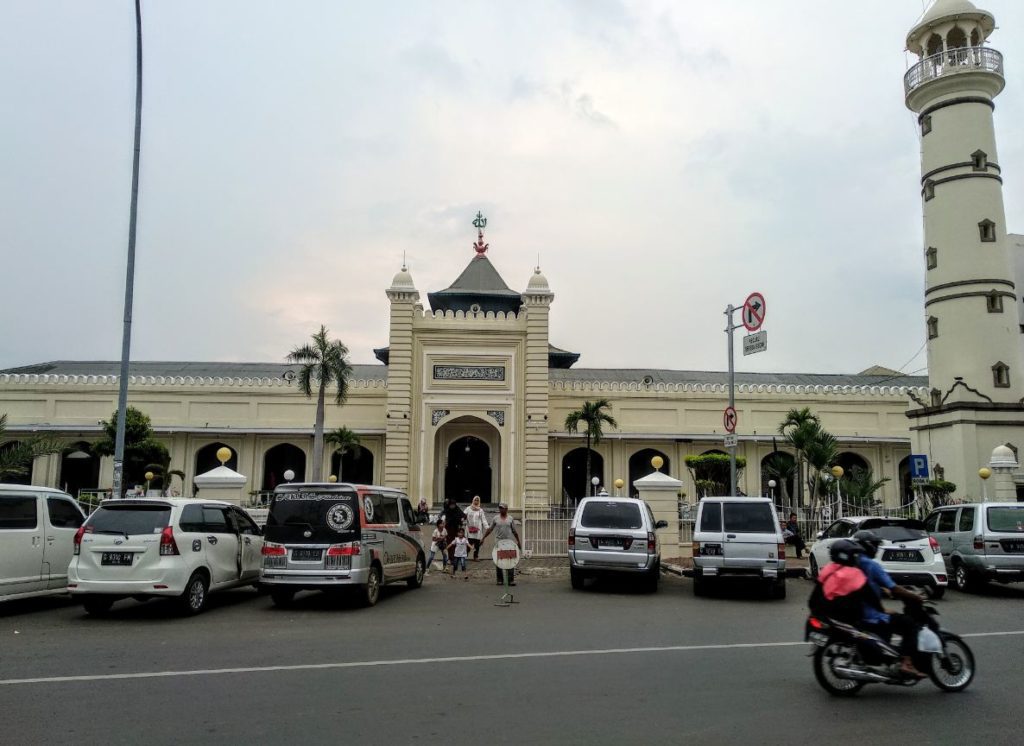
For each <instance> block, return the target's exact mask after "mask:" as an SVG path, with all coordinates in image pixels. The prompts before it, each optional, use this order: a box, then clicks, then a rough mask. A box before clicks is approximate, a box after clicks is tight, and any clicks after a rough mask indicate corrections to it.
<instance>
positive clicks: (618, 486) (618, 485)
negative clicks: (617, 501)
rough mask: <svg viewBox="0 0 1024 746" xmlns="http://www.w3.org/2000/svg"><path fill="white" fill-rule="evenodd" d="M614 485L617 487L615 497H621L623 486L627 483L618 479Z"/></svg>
mask: <svg viewBox="0 0 1024 746" xmlns="http://www.w3.org/2000/svg"><path fill="white" fill-rule="evenodd" d="M613 484H614V485H615V496H616V497H620V495H619V490H621V489H622V486H623V485H624V484H625V482H623V481H622V480H621V479H616V480H615V482H613Z"/></svg>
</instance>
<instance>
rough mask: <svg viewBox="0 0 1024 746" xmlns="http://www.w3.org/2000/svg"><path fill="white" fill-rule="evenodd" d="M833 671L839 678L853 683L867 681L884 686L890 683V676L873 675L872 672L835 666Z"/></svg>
mask: <svg viewBox="0 0 1024 746" xmlns="http://www.w3.org/2000/svg"><path fill="white" fill-rule="evenodd" d="M832 670H833V671H834V672H835V673H836V675H838V676H842V677H843V678H844V679H850V680H852V681H867V682H872V683H875V684H883V683H885V682H887V681H889V677H888V676H884V675H883V674H880V673H873V672H871V671H864V670H863V669H860V668H848V667H847V666H834V667H833V668H832Z"/></svg>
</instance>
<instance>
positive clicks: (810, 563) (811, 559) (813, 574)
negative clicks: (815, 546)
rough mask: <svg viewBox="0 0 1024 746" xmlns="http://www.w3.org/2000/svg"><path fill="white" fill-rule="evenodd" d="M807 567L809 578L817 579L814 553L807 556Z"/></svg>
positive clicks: (816, 561)
mask: <svg viewBox="0 0 1024 746" xmlns="http://www.w3.org/2000/svg"><path fill="white" fill-rule="evenodd" d="M807 569H808V570H810V573H811V579H812V580H817V579H818V560H816V559H814V555H813V554H812V555H811V556H810V557H808V558H807Z"/></svg>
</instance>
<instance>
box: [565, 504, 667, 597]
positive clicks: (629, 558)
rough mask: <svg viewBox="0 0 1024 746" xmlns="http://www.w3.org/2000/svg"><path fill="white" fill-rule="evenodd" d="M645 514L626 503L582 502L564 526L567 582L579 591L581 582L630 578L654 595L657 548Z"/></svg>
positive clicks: (646, 509)
mask: <svg viewBox="0 0 1024 746" xmlns="http://www.w3.org/2000/svg"><path fill="white" fill-rule="evenodd" d="M666 526H668V523H667V522H666V521H655V520H654V514H653V513H652V512H651V508H650V506H649V505H647V503H645V502H644V501H643V500H637V499H636V498H632V497H606V496H601V497H587V498H584V499H583V501H582V502H581V503H580V504H579V505H578V506H577V508H576V513H575V514H574V515H573V518H572V522H571V523H570V524H569V547H568V551H569V580H570V583H571V584H572V587H573V589H575V590H580V589H581V588H583V584H584V582H585V580H586V578H592V577H597V576H601V575H634V576H637V577H639V578H640V579H641V581H642V583H643V587H644V589H645V590H647V591H650V592H651V593H653V592H655V591H657V590H658V578H659V577H660V575H661V544H660V542H659V540H658V529H659V528H665V527H666Z"/></svg>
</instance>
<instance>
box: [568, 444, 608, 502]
mask: <svg viewBox="0 0 1024 746" xmlns="http://www.w3.org/2000/svg"><path fill="white" fill-rule="evenodd" d="M594 477H597V480H598V481H597V483H598V485H603V484H604V458H603V457H602V456H601V454H600V453H598V452H597V451H595V450H593V449H591V451H590V479H593V478H594ZM593 494H594V485H593V483H592V482H591V481H590V480H588V479H587V449H586V448H574V449H572V450H571V451H569V452H568V453H567V454H565V456H563V457H562V500H563V502H565V504H567V505H572V504H574V502H575V501H578V500H582V499H583V498H584V497H587V496H588V495H593Z"/></svg>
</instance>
